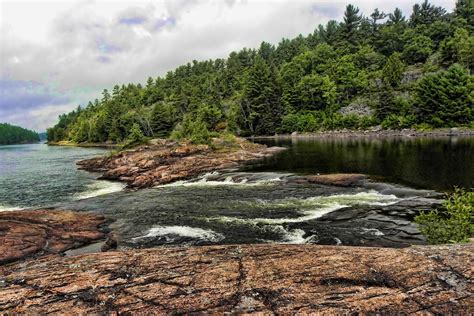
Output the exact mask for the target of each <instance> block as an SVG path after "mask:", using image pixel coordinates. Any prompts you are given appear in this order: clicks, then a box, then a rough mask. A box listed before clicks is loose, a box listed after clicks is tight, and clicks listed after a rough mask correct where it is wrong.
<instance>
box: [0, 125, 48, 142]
mask: <svg viewBox="0 0 474 316" xmlns="http://www.w3.org/2000/svg"><path fill="white" fill-rule="evenodd" d="M39 141H40V138H39V136H38V134H37V133H36V132H33V131H30V130H28V129H26V128H22V127H20V126H15V125H10V124H8V123H0V145H12V144H26V143H34V142H39Z"/></svg>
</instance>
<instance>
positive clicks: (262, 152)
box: [78, 138, 283, 188]
mask: <svg viewBox="0 0 474 316" xmlns="http://www.w3.org/2000/svg"><path fill="white" fill-rule="evenodd" d="M280 150H283V148H279V147H270V148H269V147H266V146H264V145H259V144H254V143H250V142H248V141H246V140H243V139H240V138H237V139H236V141H235V142H233V143H230V144H226V143H225V141H223V140H215V141H214V143H213V144H212V146H208V145H194V144H191V143H178V142H175V141H171V140H157V141H155V142H154V143H153V144H150V145H147V146H142V147H139V148H137V149H134V150H127V151H122V152H120V153H117V154H113V155H111V156H108V157H98V158H92V159H87V160H82V161H80V162H78V165H79V166H80V168H81V169H84V170H87V171H94V172H101V173H103V175H102V177H101V178H102V179H107V180H119V181H123V182H126V183H127V185H128V187H129V188H145V187H152V186H156V185H160V184H166V183H170V182H173V181H178V180H183V179H188V178H191V177H194V176H197V175H200V174H202V173H205V172H210V171H215V170H221V169H228V168H235V167H237V166H239V165H240V164H242V163H246V162H251V161H255V160H259V159H262V158H264V157H266V156H269V155H272V154H273V153H275V152H276V151H280Z"/></svg>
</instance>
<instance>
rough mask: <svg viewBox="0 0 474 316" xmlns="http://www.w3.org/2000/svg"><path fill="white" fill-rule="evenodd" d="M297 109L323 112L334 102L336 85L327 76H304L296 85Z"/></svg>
mask: <svg viewBox="0 0 474 316" xmlns="http://www.w3.org/2000/svg"><path fill="white" fill-rule="evenodd" d="M295 90H296V93H297V94H298V101H297V102H298V106H297V108H298V109H303V110H324V109H326V108H328V107H331V106H332V105H334V104H335V102H336V84H335V83H334V82H333V81H331V79H329V77H328V76H324V77H322V76H320V75H308V76H304V77H303V78H302V79H301V80H300V82H298V84H297V85H296V89H295Z"/></svg>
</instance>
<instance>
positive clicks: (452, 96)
mask: <svg viewBox="0 0 474 316" xmlns="http://www.w3.org/2000/svg"><path fill="white" fill-rule="evenodd" d="M414 92H415V96H414V103H415V104H414V105H415V111H416V115H417V117H418V120H419V121H421V122H426V123H429V124H432V125H434V126H436V127H440V126H446V125H447V126H455V125H458V124H466V123H469V122H470V121H472V119H473V114H474V113H473V108H474V82H473V78H472V77H471V76H469V74H468V72H467V70H466V69H465V68H464V67H462V66H460V65H457V64H454V65H453V66H451V67H450V68H449V69H448V70H447V71H442V72H439V73H436V74H431V75H427V76H425V77H423V78H422V79H421V80H420V81H419V82H418V84H417V85H416V87H415V91H414Z"/></svg>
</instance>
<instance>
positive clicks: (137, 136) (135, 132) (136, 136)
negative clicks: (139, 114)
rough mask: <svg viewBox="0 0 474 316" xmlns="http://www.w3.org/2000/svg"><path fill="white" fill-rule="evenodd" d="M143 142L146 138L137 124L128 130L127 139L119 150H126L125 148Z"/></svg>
mask: <svg viewBox="0 0 474 316" xmlns="http://www.w3.org/2000/svg"><path fill="white" fill-rule="evenodd" d="M145 140H146V137H145V136H143V132H142V130H141V129H140V125H138V124H137V123H134V124H133V126H132V128H131V129H130V133H129V134H128V137H127V139H126V140H125V142H124V143H123V144H122V145H121V146H120V147H119V149H126V148H130V147H134V146H137V145H140V144H143V143H144V142H145Z"/></svg>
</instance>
